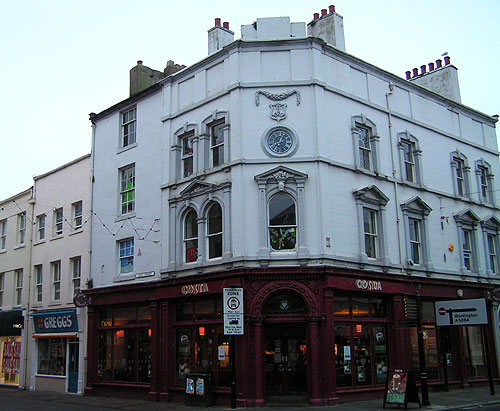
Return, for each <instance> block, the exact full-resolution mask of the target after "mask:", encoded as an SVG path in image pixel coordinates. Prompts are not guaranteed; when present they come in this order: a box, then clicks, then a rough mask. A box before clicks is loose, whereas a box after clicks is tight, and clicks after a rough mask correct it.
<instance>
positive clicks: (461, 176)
mask: <svg viewBox="0 0 500 411" xmlns="http://www.w3.org/2000/svg"><path fill="white" fill-rule="evenodd" d="M451 170H452V177H453V189H454V193H455V196H456V197H459V198H465V199H469V198H470V184H469V174H470V167H469V166H468V163H467V157H465V155H464V154H463V153H462V152H460V150H456V151H454V152H452V153H451Z"/></svg>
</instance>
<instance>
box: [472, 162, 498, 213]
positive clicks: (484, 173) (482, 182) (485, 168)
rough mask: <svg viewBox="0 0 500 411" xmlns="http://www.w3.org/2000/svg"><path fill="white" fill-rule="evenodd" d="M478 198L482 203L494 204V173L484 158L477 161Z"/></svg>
mask: <svg viewBox="0 0 500 411" xmlns="http://www.w3.org/2000/svg"><path fill="white" fill-rule="evenodd" d="M476 176H477V186H478V198H479V201H480V202H481V203H486V204H494V197H495V196H494V192H493V173H492V172H491V166H490V165H489V164H488V163H487V162H486V161H484V160H483V159H481V160H478V161H476Z"/></svg>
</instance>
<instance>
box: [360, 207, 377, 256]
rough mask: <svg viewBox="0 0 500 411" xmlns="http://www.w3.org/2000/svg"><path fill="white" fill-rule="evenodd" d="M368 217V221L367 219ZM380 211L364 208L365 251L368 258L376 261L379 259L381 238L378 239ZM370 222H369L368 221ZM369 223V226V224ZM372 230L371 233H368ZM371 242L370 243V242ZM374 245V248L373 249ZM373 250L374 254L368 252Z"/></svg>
mask: <svg viewBox="0 0 500 411" xmlns="http://www.w3.org/2000/svg"><path fill="white" fill-rule="evenodd" d="M367 217H368V219H367ZM378 218H379V217H378V211H377V210H374V209H373V208H369V207H363V238H364V251H365V254H366V256H367V257H368V258H372V259H374V260H376V259H377V258H379V253H380V252H379V248H380V247H379V237H378V232H377V231H378V222H377V220H378ZM367 220H368V221H367ZM367 222H368V224H367ZM367 228H370V229H371V231H368V230H367ZM368 240H369V241H368ZM372 243H373V247H372ZM371 248H373V249H374V251H373V253H371V252H370V254H372V255H370V254H369V253H368V250H369V249H371Z"/></svg>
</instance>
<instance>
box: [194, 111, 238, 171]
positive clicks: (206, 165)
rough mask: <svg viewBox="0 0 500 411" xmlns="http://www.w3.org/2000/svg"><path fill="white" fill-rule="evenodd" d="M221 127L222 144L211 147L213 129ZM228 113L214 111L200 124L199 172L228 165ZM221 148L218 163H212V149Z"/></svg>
mask: <svg viewBox="0 0 500 411" xmlns="http://www.w3.org/2000/svg"><path fill="white" fill-rule="evenodd" d="M219 125H222V133H223V142H222V143H221V144H217V145H213V141H212V137H213V128H214V127H216V126H219ZM229 131H230V126H229V111H227V110H216V111H214V112H213V113H211V114H210V115H209V116H207V117H206V118H205V119H204V120H203V121H202V123H201V133H200V136H199V139H198V146H197V147H198V148H199V153H200V155H199V159H200V164H199V167H200V170H208V169H214V168H218V167H222V166H223V165H224V164H227V163H229V144H230V139H229ZM215 147H222V157H221V158H219V163H218V164H215V163H214V148H215Z"/></svg>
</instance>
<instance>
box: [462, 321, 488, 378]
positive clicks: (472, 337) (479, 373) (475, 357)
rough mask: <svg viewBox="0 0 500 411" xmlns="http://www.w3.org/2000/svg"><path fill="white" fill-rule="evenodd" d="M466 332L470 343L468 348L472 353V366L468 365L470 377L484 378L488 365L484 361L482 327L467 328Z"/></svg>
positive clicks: (471, 326)
mask: <svg viewBox="0 0 500 411" xmlns="http://www.w3.org/2000/svg"><path fill="white" fill-rule="evenodd" d="M464 328H465V327H464ZM466 331H467V332H466V333H464V335H466V338H467V343H468V344H466V346H467V345H468V346H469V351H470V364H467V365H468V368H469V372H468V374H469V376H470V377H484V376H486V367H485V364H486V363H485V361H484V353H483V337H482V334H481V326H477V325H470V326H467V327H466Z"/></svg>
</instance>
